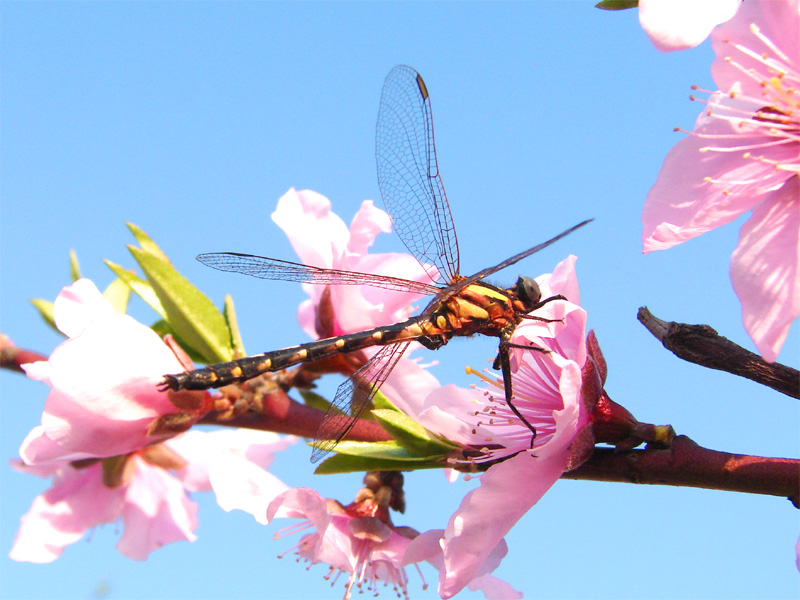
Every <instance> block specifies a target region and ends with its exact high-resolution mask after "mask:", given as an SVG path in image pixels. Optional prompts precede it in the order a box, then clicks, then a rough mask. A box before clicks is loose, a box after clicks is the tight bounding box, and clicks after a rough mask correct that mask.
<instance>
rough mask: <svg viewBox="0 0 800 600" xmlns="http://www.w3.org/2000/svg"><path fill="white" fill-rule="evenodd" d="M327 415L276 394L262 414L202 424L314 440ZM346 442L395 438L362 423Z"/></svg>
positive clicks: (211, 416) (371, 423) (266, 401)
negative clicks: (271, 432) (270, 432)
mask: <svg viewBox="0 0 800 600" xmlns="http://www.w3.org/2000/svg"><path fill="white" fill-rule="evenodd" d="M325 414H326V413H325V411H322V410H317V409H316V408H312V407H310V406H307V405H305V404H301V403H299V402H297V401H295V400H293V399H292V398H290V397H289V395H288V394H287V393H286V392H284V391H283V390H275V391H272V392H270V393H269V394H268V395H267V396H266V397H265V398H264V400H263V408H262V412H260V413H257V412H253V411H249V412H246V413H244V414H239V415H235V416H233V417H230V418H227V417H226V418H224V419H221V418H217V413H215V412H210V413H208V414H206V415H205V416H204V417H203V418H202V419H200V421H198V423H200V424H204V425H224V426H226V427H244V428H246V429H257V430H259V431H274V432H275V433H286V434H292V435H299V436H302V437H306V438H314V437H315V435H316V433H317V430H318V429H319V424H320V423H321V422H322V419H323V418H324V417H325ZM345 439H347V440H354V441H359V442H379V441H388V440H391V439H392V438H391V437H390V436H389V434H387V433H386V432H385V431H384V430H383V428H382V427H381V426H380V425H378V423H377V422H375V421H367V420H365V419H359V420H358V421H356V423H355V425H354V426H353V428H352V429H351V430H350V432H349V433H348V434H347V436H345Z"/></svg>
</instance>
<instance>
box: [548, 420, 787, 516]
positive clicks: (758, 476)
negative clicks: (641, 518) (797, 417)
mask: <svg viewBox="0 0 800 600" xmlns="http://www.w3.org/2000/svg"><path fill="white" fill-rule="evenodd" d="M561 477H562V479H586V480H591V481H616V482H622V483H640V484H649V485H674V486H685V487H697V488H704V489H710V490H723V491H728V492H744V493H748V494H765V495H768V496H780V497H785V498H788V499H789V500H790V501H791V502H792V504H794V506H795V507H797V508H800V460H797V459H790V458H770V457H763V456H747V455H743V454H730V453H728V452H719V451H717V450H709V449H708V448H703V447H702V446H699V445H698V444H696V443H695V442H694V441H692V440H691V439H690V438H688V437H686V436H684V435H682V436H678V437H677V438H675V441H674V443H673V444H672V446H671V447H670V448H668V449H666V450H631V451H629V452H621V453H618V452H616V451H615V450H614V449H613V448H596V449H595V451H594V454H593V455H592V457H591V458H590V459H589V460H588V461H586V462H585V463H583V464H582V465H581V466H580V467H578V468H577V469H574V470H573V471H569V472H567V473H564V474H563V475H562V476H561Z"/></svg>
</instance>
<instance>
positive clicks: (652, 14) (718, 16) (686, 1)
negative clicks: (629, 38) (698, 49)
mask: <svg viewBox="0 0 800 600" xmlns="http://www.w3.org/2000/svg"><path fill="white" fill-rule="evenodd" d="M739 5H740V0H702V1H700V2H698V1H697V0H639V22H640V23H641V25H642V28H643V29H644V30H645V32H646V33H647V35H648V37H649V38H650V41H651V42H652V43H653V45H654V46H655V47H656V49H657V50H660V51H662V52H670V51H673V50H685V49H686V48H692V47H694V46H697V45H698V44H700V43H702V42H703V41H704V40H705V39H706V38H707V37H708V35H709V34H710V33H711V30H712V29H713V28H714V27H715V26H716V25H718V24H719V23H723V22H724V21H727V20H728V19H730V18H731V17H733V15H735V14H736V10H737V9H738V8H739Z"/></svg>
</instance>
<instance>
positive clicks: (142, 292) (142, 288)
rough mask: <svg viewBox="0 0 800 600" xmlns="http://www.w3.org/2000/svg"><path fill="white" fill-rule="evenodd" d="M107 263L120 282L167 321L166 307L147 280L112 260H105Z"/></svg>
mask: <svg viewBox="0 0 800 600" xmlns="http://www.w3.org/2000/svg"><path fill="white" fill-rule="evenodd" d="M103 262H105V263H106V266H107V267H108V268H109V269H111V270H112V271H113V272H114V275H116V276H117V277H118V278H119V279H120V280H122V281H124V282H125V283H126V284H127V285H128V287H130V289H131V290H133V291H134V292H135V293H136V295H137V296H139V297H140V298H141V299H142V300H144V301H145V302H146V303H147V304H148V305H149V306H150V308H152V309H153V310H154V311H156V312H157V313H158V315H159V316H160V317H161V318H162V319H166V317H167V311H165V310H164V307H163V306H161V300H159V299H158V296H157V295H156V293H155V291H154V290H153V286H151V285H150V284H149V283H147V281H146V280H144V279H142V278H141V277H139V276H137V275H135V274H134V273H131V272H130V271H128V270H127V269H125V268H124V267H121V266H120V265H117V264H115V263H113V262H111V261H110V260H103Z"/></svg>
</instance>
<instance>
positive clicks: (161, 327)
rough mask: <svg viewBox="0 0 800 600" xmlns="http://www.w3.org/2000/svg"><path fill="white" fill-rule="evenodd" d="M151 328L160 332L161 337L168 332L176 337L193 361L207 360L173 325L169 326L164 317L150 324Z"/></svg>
mask: <svg viewBox="0 0 800 600" xmlns="http://www.w3.org/2000/svg"><path fill="white" fill-rule="evenodd" d="M150 329H152V330H153V331H155V332H156V333H157V334H158V337H160V338H163V337H164V336H165V335H167V334H169V335H171V336H172V337H173V338H174V339H175V342H176V343H177V344H178V346H180V347H181V348H182V349H183V351H184V352H186V354H188V355H189V358H191V359H192V362H196V363H202V362H205V359H204V357H202V356H200V355H199V354H198V353H197V352H195V351H194V350H193V349H192V347H191V346H190V345H189V344H187V343H186V341H185V340H182V339H181V336H179V335H178V334H177V333H175V330H174V329H172V327H170V326H169V323H167V322H166V321H165V320H164V319H159V320H158V321H156V322H155V323H153V324H152V325H150Z"/></svg>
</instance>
